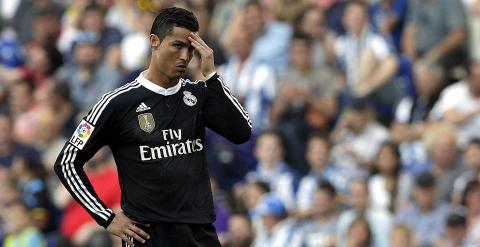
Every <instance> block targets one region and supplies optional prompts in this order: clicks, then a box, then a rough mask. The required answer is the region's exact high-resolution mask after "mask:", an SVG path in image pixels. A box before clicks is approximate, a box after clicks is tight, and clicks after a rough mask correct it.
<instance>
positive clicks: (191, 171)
mask: <svg viewBox="0 0 480 247" xmlns="http://www.w3.org/2000/svg"><path fill="white" fill-rule="evenodd" d="M150 43H151V46H152V57H151V61H150V65H149V67H148V69H147V70H145V71H144V72H142V73H141V74H140V75H139V76H138V78H137V79H136V80H135V81H133V82H131V83H128V84H126V85H124V86H123V87H120V88H118V89H116V90H114V91H112V92H109V93H106V94H105V95H103V96H102V98H101V99H100V101H99V102H98V103H97V104H96V105H95V106H94V107H93V108H92V109H91V110H90V111H89V113H88V115H87V116H85V117H84V118H83V120H82V121H81V123H80V125H79V126H78V127H77V129H76V130H75V132H74V134H73V136H72V137H71V138H70V140H69V141H68V142H67V143H66V144H65V147H64V148H63V149H62V151H61V153H60V155H59V157H58V159H57V161H56V163H55V172H56V173H57V174H58V176H59V178H60V180H61V182H62V183H63V184H64V185H65V187H66V188H67V189H68V191H69V192H70V194H71V195H72V196H73V197H74V198H75V199H76V200H77V201H78V202H79V203H80V204H81V205H82V206H83V207H84V208H85V209H86V210H87V211H88V212H89V213H90V215H92V217H93V218H94V219H95V220H96V221H97V223H98V224H100V225H101V226H103V227H105V228H106V229H107V231H109V232H110V233H111V234H114V235H116V236H118V237H120V238H122V240H123V243H124V244H125V245H126V246H133V245H134V244H135V245H137V246H208V247H212V246H220V243H219V241H218V237H217V235H216V233H215V228H214V226H213V224H212V223H213V222H214V220H215V214H214V209H213V199H212V192H211V188H210V183H209V174H208V170H207V165H206V160H205V148H204V145H205V142H204V140H205V127H208V128H210V129H212V130H214V131H215V132H217V133H219V134H221V135H222V136H224V137H226V138H227V139H228V140H230V141H232V142H234V143H243V142H246V141H247V140H248V139H249V138H250V135H251V122H250V120H249V118H248V114H247V113H246V111H245V110H244V109H243V107H242V106H241V105H240V104H239V103H238V101H237V99H236V98H235V97H234V96H233V95H232V94H231V91H230V89H228V88H227V87H226V86H225V84H224V83H223V82H222V80H221V78H220V77H219V76H218V75H217V74H216V72H215V67H214V61H213V51H212V49H210V48H209V47H208V46H207V45H206V44H205V42H204V41H203V40H202V39H201V38H200V37H199V36H198V22H197V20H196V18H195V16H194V15H193V14H192V13H191V12H189V11H187V10H184V9H181V8H167V9H163V10H161V11H160V12H159V14H158V16H157V17H156V18H155V21H154V23H153V25H152V31H151V35H150ZM194 50H196V51H197V52H198V53H199V54H200V60H201V65H200V67H201V72H202V74H203V75H204V76H205V79H206V80H205V81H190V80H188V79H184V78H182V75H183V74H184V72H185V70H186V68H187V65H188V63H189V62H190V60H191V58H192V56H193V52H194ZM104 145H108V146H109V147H110V149H111V150H112V153H113V155H114V158H115V162H116V164H117V169H118V175H119V180H120V187H121V190H122V201H121V207H122V212H118V213H113V212H112V210H111V209H108V208H106V206H105V204H104V203H103V202H102V201H101V200H100V199H99V198H98V196H97V195H96V193H95V191H94V190H93V188H92V186H91V184H90V182H89V180H88V178H87V177H86V175H85V173H84V171H83V165H84V164H85V162H86V161H88V160H89V159H90V158H91V157H92V156H93V155H94V154H95V152H96V151H97V150H98V149H99V148H100V147H102V146H104Z"/></svg>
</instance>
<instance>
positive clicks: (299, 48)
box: [290, 39, 312, 69]
mask: <svg viewBox="0 0 480 247" xmlns="http://www.w3.org/2000/svg"><path fill="white" fill-rule="evenodd" d="M290 58H291V60H292V63H293V65H294V66H295V67H297V68H298V69H308V68H310V65H311V61H312V49H311V47H310V46H308V44H307V42H305V41H304V40H301V39H294V40H293V42H292V44H291V48H290Z"/></svg>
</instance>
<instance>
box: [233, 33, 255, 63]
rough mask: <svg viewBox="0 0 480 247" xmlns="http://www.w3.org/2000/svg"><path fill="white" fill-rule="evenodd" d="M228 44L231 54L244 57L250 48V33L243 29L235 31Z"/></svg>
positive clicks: (248, 53) (247, 54)
mask: <svg viewBox="0 0 480 247" xmlns="http://www.w3.org/2000/svg"><path fill="white" fill-rule="evenodd" d="M230 45H231V49H232V53H233V54H235V55H236V56H238V57H240V58H243V59H246V58H248V56H249V55H250V51H251V50H252V39H251V38H250V35H249V34H248V33H246V32H244V31H243V30H242V31H237V32H236V33H235V34H234V38H233V39H232V41H231V44H230Z"/></svg>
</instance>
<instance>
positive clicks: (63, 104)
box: [47, 82, 80, 138]
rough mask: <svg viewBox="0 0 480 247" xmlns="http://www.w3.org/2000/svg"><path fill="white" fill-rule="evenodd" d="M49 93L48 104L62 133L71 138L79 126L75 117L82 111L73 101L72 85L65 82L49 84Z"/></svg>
mask: <svg viewBox="0 0 480 247" xmlns="http://www.w3.org/2000/svg"><path fill="white" fill-rule="evenodd" d="M47 95H48V97H47V106H48V107H49V108H51V109H52V111H53V112H54V114H55V117H56V119H55V120H56V121H57V122H58V123H59V127H60V134H61V135H62V136H63V137H65V138H70V137H71V135H72V133H73V132H74V131H75V129H76V128H77V125H78V123H77V122H76V119H75V118H76V117H77V115H78V114H79V112H80V109H78V107H77V105H75V103H74V102H72V99H71V96H70V95H71V90H70V87H69V86H68V84H67V83H64V82H57V83H54V84H52V85H50V86H49V89H48V93H47Z"/></svg>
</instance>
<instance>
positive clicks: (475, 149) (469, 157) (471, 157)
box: [464, 144, 480, 171]
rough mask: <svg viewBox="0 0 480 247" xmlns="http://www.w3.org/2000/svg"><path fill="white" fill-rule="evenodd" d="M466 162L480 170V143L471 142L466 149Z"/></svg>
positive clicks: (473, 168)
mask: <svg viewBox="0 0 480 247" xmlns="http://www.w3.org/2000/svg"><path fill="white" fill-rule="evenodd" d="M464 158H465V162H466V163H467V165H468V168H470V169H471V170H473V171H480V145H478V144H470V145H468V147H467V150H465V154H464Z"/></svg>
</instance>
